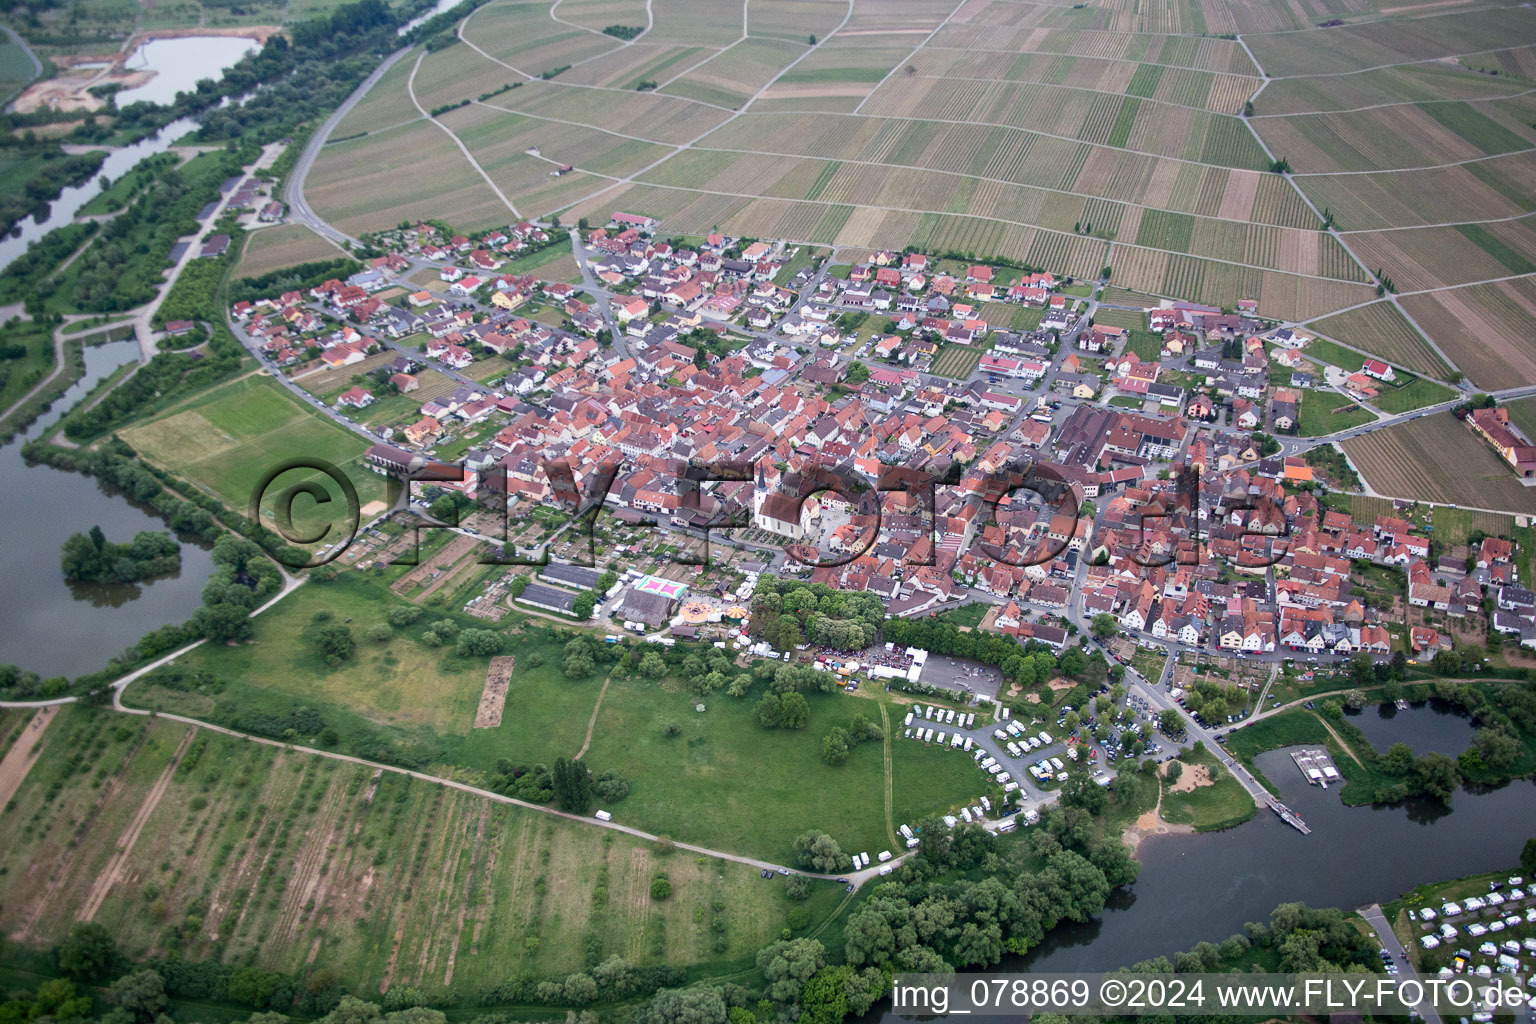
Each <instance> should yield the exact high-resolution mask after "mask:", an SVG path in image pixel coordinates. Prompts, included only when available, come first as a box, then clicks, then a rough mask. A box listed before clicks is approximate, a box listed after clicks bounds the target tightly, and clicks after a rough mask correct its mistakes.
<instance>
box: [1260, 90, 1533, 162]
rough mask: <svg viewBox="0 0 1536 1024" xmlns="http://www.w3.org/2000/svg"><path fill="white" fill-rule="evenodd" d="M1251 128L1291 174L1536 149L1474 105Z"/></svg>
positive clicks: (1499, 117) (1303, 117) (1296, 119)
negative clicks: (1283, 158)
mask: <svg viewBox="0 0 1536 1024" xmlns="http://www.w3.org/2000/svg"><path fill="white" fill-rule="evenodd" d="M1253 126H1254V128H1255V129H1257V130H1258V132H1259V134H1260V135H1261V136H1263V138H1264V141H1265V142H1266V143H1268V145H1269V148H1270V150H1271V151H1272V152H1274V153H1275V154H1276V155H1277V156H1283V157H1285V158H1286V159H1288V160H1289V161H1290V164H1291V167H1292V169H1293V170H1295V171H1297V172H1298V173H1322V174H1326V173H1329V172H1331V171H1375V170H1382V169H1387V168H1407V167H1424V166H1429V165H1432V164H1441V163H1452V162H1456V161H1460V160H1474V159H1477V158H1479V157H1485V156H1497V155H1498V154H1501V153H1512V152H1515V151H1518V150H1522V149H1529V148H1531V146H1533V145H1536V130H1532V129H1530V128H1529V126H1526V128H1525V129H1524V130H1522V129H1521V128H1520V127H1519V126H1517V125H1515V124H1514V123H1513V121H1512V120H1511V119H1509V118H1507V117H1505V116H1504V115H1503V114H1502V113H1501V112H1499V111H1497V110H1491V109H1489V105H1488V104H1482V103H1479V104H1472V103H1463V102H1448V103H1425V104H1419V105H1412V104H1409V105H1400V106H1391V107H1375V108H1372V109H1368V110H1361V111H1353V112H1348V113H1329V114H1298V115H1294V116H1287V117H1267V118H1260V119H1256V120H1255V121H1254V122H1253Z"/></svg>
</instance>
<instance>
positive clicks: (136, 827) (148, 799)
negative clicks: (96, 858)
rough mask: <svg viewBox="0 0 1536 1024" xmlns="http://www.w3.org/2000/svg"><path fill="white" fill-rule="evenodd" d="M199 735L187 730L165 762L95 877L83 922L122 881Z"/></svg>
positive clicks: (81, 915)
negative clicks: (134, 849) (177, 770)
mask: <svg viewBox="0 0 1536 1024" xmlns="http://www.w3.org/2000/svg"><path fill="white" fill-rule="evenodd" d="M196 735H197V730H196V729H188V730H187V731H186V734H185V735H184V736H182V738H181V742H180V743H179V744H177V745H176V752H175V753H174V754H172V755H171V759H170V760H169V761H167V762H166V764H165V769H164V770H163V771H162V772H161V773H160V777H159V778H158V779H156V780H155V784H154V785H153V786H151V787H150V789H149V793H148V794H147V795H146V796H145V797H144V803H143V804H142V805H140V807H139V809H138V810H137V811H135V812H134V815H133V820H132V821H130V822H128V827H127V828H125V829H124V830H123V834H122V835H121V836H119V837H118V840H117V849H116V850H115V851H114V852H113V854H112V859H111V860H109V861H107V866H106V867H105V868H104V869H102V872H101V874H99V875H97V876H96V881H95V882H94V883H93V884H92V885H91V892H90V895H89V896H87V897H86V898H85V905H84V906H82V907H81V908H80V920H82V921H93V920H95V918H96V912H97V911H98V910H100V909H101V905H102V904H103V903H105V902H106V899H107V893H109V892H111V891H112V887H113V886H114V885H116V884H117V883H118V882H120V881H121V880H122V877H123V870H124V869H125V868H126V867H127V865H128V855H129V854H131V853H132V852H133V844H134V843H137V842H138V841H139V835H140V833H142V832H143V831H144V826H145V825H147V824H149V818H150V815H152V814H154V813H155V808H156V807H159V806H160V799H161V797H163V796H165V791H166V790H167V789H169V788H170V786H171V779H172V778H174V777H175V775H176V767H177V765H179V764H181V757H182V755H183V754H185V753H186V752H187V748H188V747H190V746H191V745H192V739H193V737H195V736H196Z"/></svg>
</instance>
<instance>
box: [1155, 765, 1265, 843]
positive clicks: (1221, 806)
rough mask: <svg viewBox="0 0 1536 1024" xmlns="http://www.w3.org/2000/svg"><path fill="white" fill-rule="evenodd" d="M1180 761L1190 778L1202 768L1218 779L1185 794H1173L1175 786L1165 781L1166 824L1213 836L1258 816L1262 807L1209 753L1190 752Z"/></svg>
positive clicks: (1163, 813) (1164, 809)
mask: <svg viewBox="0 0 1536 1024" xmlns="http://www.w3.org/2000/svg"><path fill="white" fill-rule="evenodd" d="M1178 760H1179V762H1180V763H1182V764H1183V765H1184V772H1185V773H1186V774H1187V773H1189V772H1191V771H1193V770H1194V768H1195V767H1196V766H1200V767H1202V768H1204V769H1205V771H1206V772H1207V773H1209V772H1212V771H1215V772H1217V773H1218V775H1217V778H1216V781H1215V782H1213V783H1210V784H1208V785H1202V786H1197V787H1196V788H1194V789H1192V790H1190V791H1188V792H1183V793H1175V792H1173V790H1172V786H1171V785H1170V784H1169V783H1168V782H1167V781H1164V783H1163V805H1162V816H1163V819H1164V820H1165V821H1170V822H1173V823H1174V824H1176V825H1189V826H1191V827H1192V828H1194V830H1195V831H1197V832H1209V831H1214V830H1216V829H1222V828H1231V827H1232V826H1234V825H1239V824H1241V823H1243V822H1245V821H1247V820H1248V819H1249V818H1251V817H1253V816H1254V814H1256V813H1257V812H1258V806H1257V805H1256V804H1255V803H1254V802H1253V797H1251V796H1249V795H1248V791H1247V790H1246V789H1244V788H1243V784H1242V783H1241V782H1238V781H1237V778H1236V777H1235V776H1234V775H1233V774H1232V773H1231V772H1229V771H1227V770H1226V769H1225V768H1223V767H1222V766H1221V765H1220V764H1219V763H1218V762H1217V759H1216V755H1215V754H1213V753H1211V752H1210V751H1209V750H1203V749H1202V750H1200V751H1199V752H1195V751H1189V752H1186V753H1184V754H1181V755H1180V756H1179V758H1178Z"/></svg>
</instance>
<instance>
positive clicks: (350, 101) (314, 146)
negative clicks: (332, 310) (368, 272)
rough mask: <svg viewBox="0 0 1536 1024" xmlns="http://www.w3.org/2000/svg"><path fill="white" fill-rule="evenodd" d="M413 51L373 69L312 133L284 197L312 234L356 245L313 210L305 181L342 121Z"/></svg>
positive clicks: (292, 215) (290, 212) (397, 53)
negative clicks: (316, 158)
mask: <svg viewBox="0 0 1536 1024" xmlns="http://www.w3.org/2000/svg"><path fill="white" fill-rule="evenodd" d="M410 51H411V48H410V47H409V46H407V47H405V48H404V49H402V50H397V51H395V52H394V53H392V54H390V55H389V56H388V57H387V58H385V59H384V62H383V63H381V64H380V65H379V66H378V67H376V68H374V69H373V72H372V73H371V74H369V76H368V77H367V78H365V79H363V81H362V83H361V84H360V85H358V87H357V88H356V89H354V90H352V95H350V96H348V97H347V98H346V99H345V100H342V102H341V106H339V107H337V108H336V109H335V110H334V111H332V112H331V116H330V117H328V118H326V119H325V121H324V122H322V123H321V125H320V127H318V128H316V129H315V130H314V132H312V133H311V134H310V136H309V141H308V142H306V143H305V144H304V152H302V153H300V154H299V159H298V160H297V161H296V162H295V163H294V165H293V170H292V171H290V172H289V174H288V185H287V187H286V188H285V189H284V190H283V198H284V200H285V201H286V202H287V203H288V216H289V217H290V218H291V219H293V220H296V221H298V222H299V223H301V224H303V225H305V226H306V227H308V228H309V229H310V230H311V231H315V232H317V233H319V234H321V235H323V236H325V237H326V238H329V239H330V240H331V241H333V242H335V243H336V244H337V245H344V244H347V243H356V242H357V239H355V238H353V237H352V236H351V235H349V234H347V233H346V232H344V231H342V230H340V229H339V228H335V227H332V226H331V225H330V224H329V223H327V222H326V221H324V220H322V219H321V218H320V215H319V214H317V213H315V211H314V210H312V209H311V208H310V206H309V203H308V202H307V201H306V200H305V199H304V179H305V178H307V177H308V176H309V170H310V168H311V167H313V166H314V164H315V157H317V156H319V155H320V150H321V149H322V148H323V147H324V146H325V140H326V139H328V138H330V137H331V132H332V131H334V130H335V129H336V126H337V125H338V124H340V123H341V120H342V118H344V117H346V116H347V115H348V114H350V113H351V112H352V108H353V107H355V106H357V103H358V101H359V100H361V99H362V98H363V96H365V95H366V94H367V92H368V90H369V89H372V88H373V86H374V83H375V82H377V81H378V80H379V79H380V78H383V77H384V75H385V74H387V73H388V72H389V69H390V68H392V67H394V66H395V65H396V64H398V63H399V62H400V60H401V59H402V58H404V57H405V55H406V54H407V53H409V52H410Z"/></svg>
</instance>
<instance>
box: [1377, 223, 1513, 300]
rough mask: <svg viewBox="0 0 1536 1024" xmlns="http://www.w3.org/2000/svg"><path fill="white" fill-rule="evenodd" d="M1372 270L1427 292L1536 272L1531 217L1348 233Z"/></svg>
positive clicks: (1402, 288) (1400, 285)
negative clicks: (1376, 269)
mask: <svg viewBox="0 0 1536 1024" xmlns="http://www.w3.org/2000/svg"><path fill="white" fill-rule="evenodd" d="M1348 238H1349V245H1350V248H1352V249H1354V251H1355V252H1356V253H1358V254H1359V255H1360V258H1361V259H1362V260H1364V261H1365V262H1366V263H1367V264H1368V265H1369V266H1371V267H1372V268H1376V267H1380V268H1382V269H1384V270H1385V271H1386V272H1387V274H1388V275H1389V276H1390V277H1391V278H1392V281H1393V283H1394V284H1396V285H1397V288H1398V290H1399V291H1422V290H1424V289H1427V288H1441V287H1444V286H1446V285H1453V284H1465V283H1468V282H1472V281H1487V280H1490V279H1493V278H1499V277H1509V276H1511V275H1514V274H1528V273H1531V272H1532V271H1536V225H1533V224H1532V218H1526V219H1523V220H1514V221H1503V222H1500V223H1492V224H1462V225H1458V226H1456V227H1433V228H1410V229H1408V230H1404V231H1373V232H1360V233H1354V234H1351V235H1349V236H1348Z"/></svg>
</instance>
